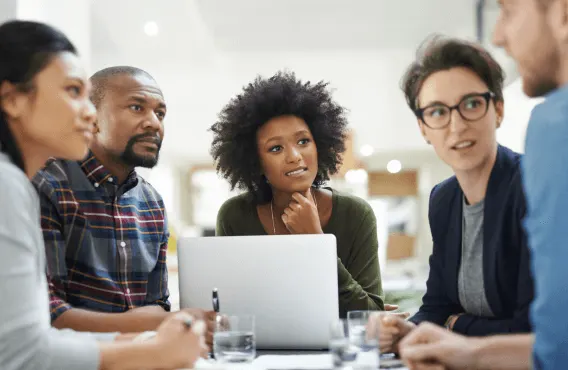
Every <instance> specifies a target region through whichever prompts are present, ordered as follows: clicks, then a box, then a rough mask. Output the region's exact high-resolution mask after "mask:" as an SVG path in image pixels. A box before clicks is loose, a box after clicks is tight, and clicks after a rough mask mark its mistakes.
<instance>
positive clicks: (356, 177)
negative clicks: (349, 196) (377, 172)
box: [345, 168, 368, 184]
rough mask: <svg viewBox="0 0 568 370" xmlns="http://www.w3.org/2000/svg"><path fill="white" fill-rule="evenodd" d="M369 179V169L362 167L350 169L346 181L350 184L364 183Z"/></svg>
mask: <svg viewBox="0 0 568 370" xmlns="http://www.w3.org/2000/svg"><path fill="white" fill-rule="evenodd" d="M367 179H368V174H367V171H365V170H364V169H362V168H359V169H357V170H349V171H347V173H346V174H345V181H347V182H348V183H350V184H364V183H365V182H366V181H367Z"/></svg>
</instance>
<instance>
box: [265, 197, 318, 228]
mask: <svg viewBox="0 0 568 370" xmlns="http://www.w3.org/2000/svg"><path fill="white" fill-rule="evenodd" d="M312 199H313V200H314V204H315V205H316V209H318V201H317V200H316V196H315V195H314V194H312ZM272 203H274V198H272V199H271V200H270V216H271V217H272V232H273V233H274V235H276V223H275V222H274V209H273V207H272Z"/></svg>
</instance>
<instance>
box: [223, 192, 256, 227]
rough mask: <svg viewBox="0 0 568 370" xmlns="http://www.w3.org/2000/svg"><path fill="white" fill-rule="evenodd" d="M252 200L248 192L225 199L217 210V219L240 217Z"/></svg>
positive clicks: (251, 203)
mask: <svg viewBox="0 0 568 370" xmlns="http://www.w3.org/2000/svg"><path fill="white" fill-rule="evenodd" d="M252 206H253V201H252V197H251V196H250V194H249V193H243V194H239V195H237V196H234V197H232V198H230V199H228V200H226V201H225V202H224V203H223V205H221V208H219V212H218V213H217V220H228V219H233V218H235V217H241V216H242V215H243V214H244V213H245V209H247V207H252Z"/></svg>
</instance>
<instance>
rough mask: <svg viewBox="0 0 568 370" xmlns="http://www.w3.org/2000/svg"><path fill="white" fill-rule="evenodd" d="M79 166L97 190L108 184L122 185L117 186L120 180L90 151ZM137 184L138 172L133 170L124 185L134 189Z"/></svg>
mask: <svg viewBox="0 0 568 370" xmlns="http://www.w3.org/2000/svg"><path fill="white" fill-rule="evenodd" d="M79 165H80V166H81V169H82V170H83V172H84V173H85V175H86V176H87V178H88V179H89V181H91V182H92V183H93V186H94V187H95V188H98V187H99V186H101V185H103V184H105V183H107V182H108V183H111V184H114V185H120V184H117V181H118V180H117V179H116V177H115V176H113V175H112V174H111V173H110V172H109V171H108V170H107V169H106V168H105V166H103V165H102V163H101V162H99V160H98V159H97V158H96V157H95V155H94V154H93V152H91V151H89V154H87V157H86V158H85V159H84V160H82V161H80V162H79ZM137 183H138V175H137V174H136V171H134V170H132V172H130V173H129V174H128V177H127V178H126V181H125V182H124V185H125V186H128V187H134V186H136V184H137Z"/></svg>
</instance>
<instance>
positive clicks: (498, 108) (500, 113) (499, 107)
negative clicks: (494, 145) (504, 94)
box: [495, 101, 505, 128]
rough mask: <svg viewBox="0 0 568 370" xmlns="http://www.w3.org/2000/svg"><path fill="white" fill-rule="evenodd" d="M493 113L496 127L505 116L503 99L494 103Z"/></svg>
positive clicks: (499, 125)
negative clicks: (495, 116) (495, 118)
mask: <svg viewBox="0 0 568 370" xmlns="http://www.w3.org/2000/svg"><path fill="white" fill-rule="evenodd" d="M495 113H496V114H497V122H496V124H497V128H499V127H501V123H502V122H503V117H504V116H505V103H504V102H503V101H497V102H496V103H495Z"/></svg>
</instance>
